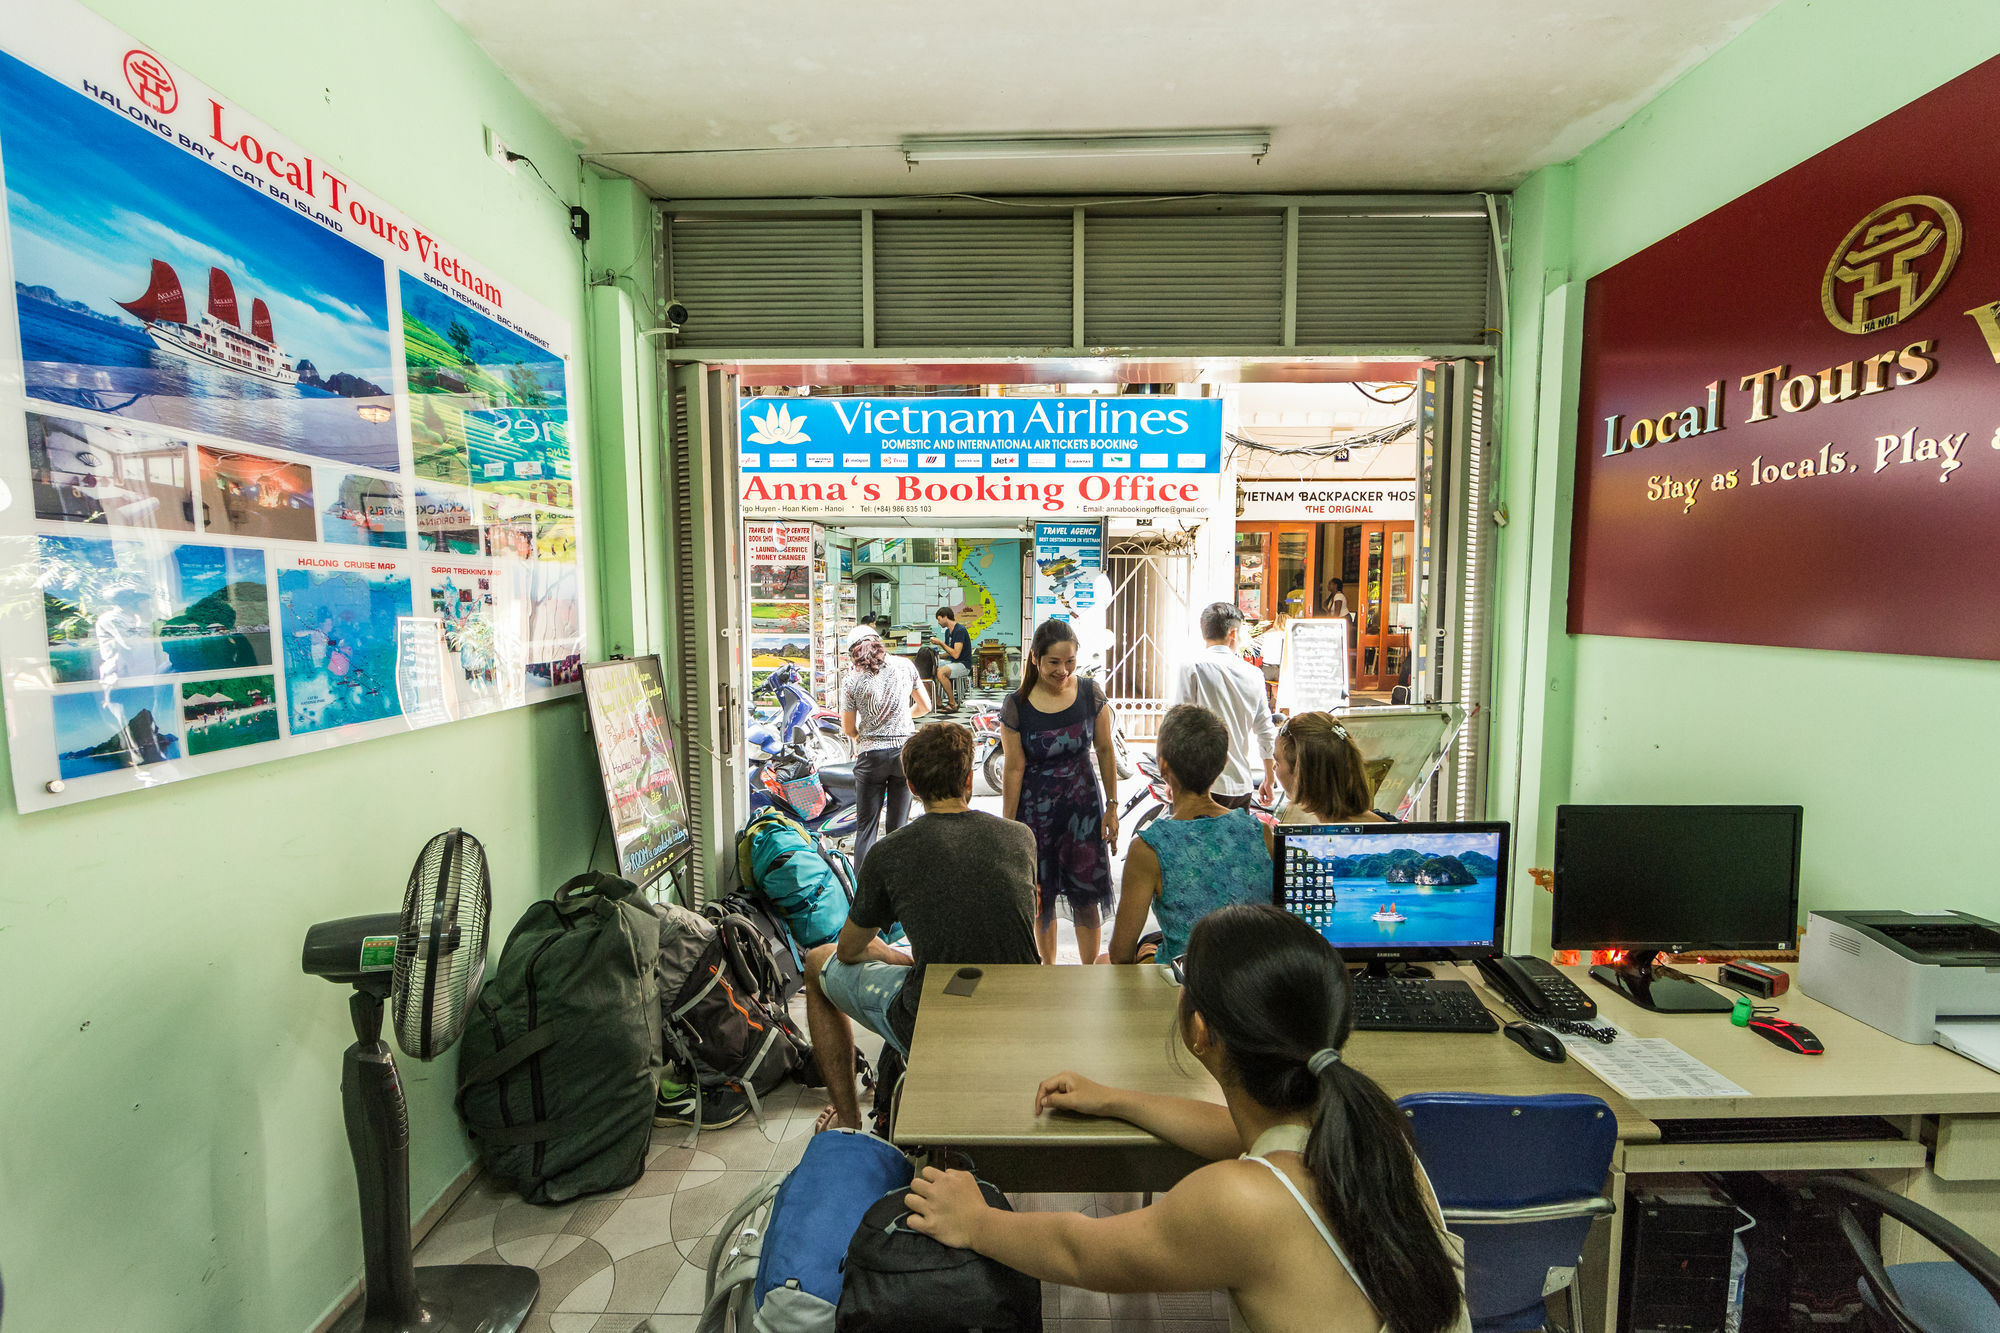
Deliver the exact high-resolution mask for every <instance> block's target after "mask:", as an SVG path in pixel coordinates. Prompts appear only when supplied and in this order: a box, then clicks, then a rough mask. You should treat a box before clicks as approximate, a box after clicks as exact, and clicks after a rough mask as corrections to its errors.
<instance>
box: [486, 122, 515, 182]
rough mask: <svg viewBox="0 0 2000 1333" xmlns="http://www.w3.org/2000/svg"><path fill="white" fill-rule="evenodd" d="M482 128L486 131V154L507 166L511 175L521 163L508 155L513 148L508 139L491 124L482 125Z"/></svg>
mask: <svg viewBox="0 0 2000 1333" xmlns="http://www.w3.org/2000/svg"><path fill="white" fill-rule="evenodd" d="M480 128H481V129H482V130H484V131H485V132H486V156H488V157H490V158H492V159H493V160H494V161H495V162H498V163H499V164H500V165H501V166H503V167H505V168H507V171H508V173H509V174H510V175H511V174H512V173H513V172H514V171H515V170H516V169H517V168H518V167H519V165H520V164H519V163H517V162H515V161H514V160H513V159H512V158H510V157H508V156H507V155H508V154H509V153H510V152H512V151H513V150H512V149H510V148H509V147H508V146H507V141H506V140H505V139H502V138H501V137H500V135H499V132H498V131H496V130H495V129H494V128H493V127H492V126H491V125H482V126H480Z"/></svg>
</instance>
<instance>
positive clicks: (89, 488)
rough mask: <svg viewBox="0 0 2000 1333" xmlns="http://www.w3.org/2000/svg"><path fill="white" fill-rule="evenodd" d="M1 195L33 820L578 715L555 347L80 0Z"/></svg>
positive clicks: (266, 130)
mask: <svg viewBox="0 0 2000 1333" xmlns="http://www.w3.org/2000/svg"><path fill="white" fill-rule="evenodd" d="M0 199H4V205H5V218H6V237H7V251H6V256H5V257H4V258H0V275H4V276H5V277H7V278H10V279H11V280H12V281H11V286H10V290H11V293H12V298H13V299H11V300H0V676H4V680H5V706H6V720H7V727H8V742H9V750H10V752H11V755H12V761H13V772H14V786H15V793H16V802H17V804H18V805H19V807H20V808H21V809H22V810H23V811H30V810H37V809H42V808H46V807H49V806H54V805H60V804H64V803H67V802H70V801H77V800H87V799H90V798H92V797H97V796H105V795H112V794H115V793H118V792H123V791H130V790H134V789H136V788H139V787H145V786H150V785H154V784H157V783H161V782H168V781H174V780H177V779H181V778H187V777H192V776H196V775H199V774H203V773H208V772H213V771H217V770H220V769H226V768H234V767H238V766H241V765H244V764H252V763H258V762H261V761H263V760H267V759H274V758H279V757H281V756H285V755H288V754H294V753H299V752H303V751H307V750H315V749H322V748H325V747H327V746H331V745H339V744H345V743H347V742H350V741H357V740H366V739H370V738H373V737H377V736H383V735H389V734H393V733H396V732H400V731H404V730H407V729H409V728H412V727H419V726H427V725H431V724H434V723H440V722H447V721H451V720H454V719H457V718H461V717H467V716H472V715H475V714H480V713H486V712H490V711H493V710H495V709H501V708H509V707H514V706H517V705H521V704H526V703H532V702H535V701H537V700H539V699H543V698H548V697H553V696H555V695H559V694H568V693H573V692H574V691H575V690H576V688H577V681H578V678H579V666H580V662H581V654H582V649H583V606H582V600H581V589H580V583H579V578H578V564H577V561H578V558H579V551H578V540H579V534H578V521H577V514H578V503H579V498H580V497H579V495H578V491H577V478H576V475H575V468H574V466H573V463H572V456H571V446H570V439H569V396H570V391H571V390H570V376H569V364H568V362H569V355H570V338H571V335H570V329H569V326H568V325H567V323H566V322H564V321H562V320H560V319H558V318H556V317H555V316H553V315H552V314H551V313H550V312H549V311H547V310H546V309H544V308H542V307H541V306H539V305H536V304H535V303H533V302H532V301H529V300H528V299H526V298H525V297H524V296H522V295H521V293H520V292H519V291H517V290H516V289H514V288H513V287H511V286H509V285H508V284H507V283H505V282H503V281H501V280H499V279H497V278H494V277H492V276H490V275H488V274H487V273H486V272H485V271H484V270H482V269H480V268H479V267H478V266H477V265H475V264H473V263H472V262H471V261H470V260H469V259H467V258H466V257H465V256H464V255H463V254H461V253H460V252H458V251H457V250H456V249H455V248H454V247H453V246H452V245H451V244H450V243H449V242H448V241H447V240H445V239H444V238H442V237H439V236H437V235H436V234H435V233H433V232H431V231H429V230H428V229H426V228H424V227H422V226H420V225H418V224H417V223H416V222H415V221H413V220H412V219H410V218H408V217H406V216H404V215H403V214H402V213H400V212H399V211H397V210H396V209H394V208H392V207H390V206H389V205H387V204H385V203H383V202H382V201H381V200H379V199H377V198H376V197H375V196H373V195H371V194H370V193H368V192H367V191H366V190H365V189H364V188H362V187H361V185H360V184H359V183H358V182H356V181H354V180H352V179H350V178H349V177H348V175H347V172H346V170H345V168H344V167H339V166H334V165H330V164H329V162H328V161H327V159H325V158H323V157H321V156H320V155H318V154H316V153H314V152H312V151H311V150H309V149H306V148H304V147H301V146H299V145H297V144H294V143H292V142H291V141H290V140H288V139H286V138H284V137H283V136H282V135H280V134H278V133H277V132H276V131H274V130H272V129H271V128H270V127H269V126H267V125H264V124H263V123H261V122H259V121H257V120H255V119H253V118H251V117H250V116H248V115H246V114H244V113H243V112H242V111H241V110H240V109H239V108H238V107H237V106H236V105H235V104H234V103H232V102H230V101H229V100H228V99H227V98H225V97H223V96H221V95H220V94H218V93H216V92H214V91H213V90H211V89H209V88H207V87H205V86H204V85H202V84H201V83H199V82H197V81H196V80H195V79H193V78H192V77H190V76H189V75H188V74H186V73H185V72H184V71H182V70H180V69H178V68H176V67H175V66H173V65H171V64H170V63H168V62H167V61H165V60H163V59H162V58H161V57H159V56H158V55H156V54H155V53H153V52H152V51H150V50H148V49H146V48H145V47H143V46H141V45H139V44H138V43H136V42H134V41H132V40H131V39H130V38H129V37H128V36H126V35H125V34H124V33H122V32H120V31H119V30H118V29H116V28H114V27H112V26H111V25H109V24H108V23H106V22H104V21H103V20H102V19H100V18H98V17H97V16H96V15H94V14H92V13H91V12H90V11H88V10H86V9H84V8H83V7H81V6H80V5H76V4H72V3H67V2H66V0H46V2H45V3H42V4H38V5H35V6H32V7H29V8H26V9H22V10H20V11H19V12H18V13H16V14H15V15H14V16H13V17H12V18H11V20H10V22H9V24H8V26H7V28H6V29H5V31H4V32H0Z"/></svg>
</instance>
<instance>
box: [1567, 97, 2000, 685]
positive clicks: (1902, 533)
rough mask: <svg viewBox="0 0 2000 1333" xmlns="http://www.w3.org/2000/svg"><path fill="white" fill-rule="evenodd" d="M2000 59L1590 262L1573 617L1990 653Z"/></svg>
mask: <svg viewBox="0 0 2000 1333" xmlns="http://www.w3.org/2000/svg"><path fill="white" fill-rule="evenodd" d="M1996 122H2000V60H1989V61H1987V62H1986V63H1985V64H1983V65H1979V66H1977V67H1975V68H1974V69H1972V70H1971V71H1970V72H1968V73H1966V74H1964V75H1962V76H1960V77H1959V78H1956V79H1954V80H1952V81H1951V82H1949V83H1947V84H1945V85H1943V86H1942V87H1940V88H1938V89H1937V90H1935V91H1934V92H1931V93H1929V94H1927V95H1926V96H1924V97H1922V98H1919V99H1918V100H1917V101H1915V102H1912V103H1911V104H1909V105H1908V106H1906V107H1904V108H1902V109H1901V110H1899V111H1896V112H1893V113H1891V114H1890V115H1888V116H1886V117H1884V118H1883V119H1881V120H1879V121H1877V122H1876V123H1874V124H1873V125H1870V126H1868V127H1867V128H1866V129H1863V130H1861V131H1860V132H1858V133H1856V134H1854V135H1852V136H1850V137H1849V138H1847V139H1845V140H1843V141H1842V142H1840V143H1838V144H1836V145H1834V146H1833V147H1832V148H1829V149H1827V150H1826V151H1825V152H1823V153H1821V154H1819V155H1818V156H1816V157H1813V158H1810V159H1808V160H1807V161H1805V162H1803V163H1801V164H1800V165H1798V166H1797V167H1794V168H1793V169H1791V170H1790V171H1787V172H1785V173H1784V174H1783V175H1780V176H1778V177H1776V178H1775V179H1773V180H1771V181H1769V182H1767V183H1766V184H1764V185H1762V186H1759V187H1758V188H1757V189H1755V190H1753V191H1751V192H1750V193H1748V194H1746V195H1744V196H1743V197H1741V198H1739V199H1737V200H1735V201H1733V202H1731V203H1729V204H1726V205H1724V206H1723V207H1721V208H1719V209H1717V210H1716V211H1714V212H1713V213H1710V214H1709V215H1708V216H1706V217H1704V218H1701V219H1699V220H1698V221H1696V222H1693V223H1691V224H1689V225H1688V226H1687V227H1685V228H1683V229H1682V230H1680V231H1678V232H1676V233H1674V234H1673V235H1672V236H1669V237H1668V238H1667V239H1665V240H1664V241H1661V242H1659V243H1658V244H1656V245H1654V246H1652V247H1650V248H1648V249H1646V250H1642V251H1640V252H1639V253H1638V254H1636V255H1633V256H1632V257H1631V258H1629V259H1627V260H1625V261H1624V262H1622V263H1620V264H1618V265H1616V266H1614V267H1612V268H1610V269H1607V270H1606V271H1605V272H1603V273H1601V274H1599V275H1598V276H1597V277H1595V278H1593V279H1591V281H1590V284H1589V287H1588V289H1587V293H1586V299H1585V309H1584V325H1583V329H1584V332H1583V339H1584V345H1583V362H1582V367H1583V368H1582V380H1581V385H1580V397H1579V402H1580V407H1579V414H1578V415H1579V419H1578V423H1577V442H1576V448H1577V469H1576V526H1575V534H1574V546H1573V551H1572V561H1571V588H1570V599H1569V608H1570V610H1569V629H1570V631H1571V632H1572V633H1581V634H1611V635H1626V636H1632V637H1642V638H1666V639H1692V640H1703V641H1710V642H1722V643H1746V644H1774V645H1784V646H1792V647H1803V648H1834V649H1846V650H1851V651H1862V652H1878V653H1912V654H1922V655H1927V656H1938V657H1968V658H1986V659H2000V562H1996V561H1994V560H1993V559H1992V558H1991V557H1992V554H1993V534H1994V533H1995V532H1996V531H2000V177H1996V175H1995V174H1994V172H1993V162H1992V145H1991V139H1990V137H1989V136H1988V135H1987V134H1985V133H1981V132H1977V128H1976V127H1982V126H1990V125H1993V124H1994V123H1996Z"/></svg>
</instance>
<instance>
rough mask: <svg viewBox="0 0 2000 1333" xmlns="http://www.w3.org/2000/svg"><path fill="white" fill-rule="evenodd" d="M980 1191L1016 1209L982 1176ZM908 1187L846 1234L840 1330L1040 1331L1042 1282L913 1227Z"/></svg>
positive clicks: (860, 1332) (867, 1332)
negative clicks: (905, 1202) (907, 1205)
mask: <svg viewBox="0 0 2000 1333" xmlns="http://www.w3.org/2000/svg"><path fill="white" fill-rule="evenodd" d="M979 1192H980V1193H981V1194H984V1195H985V1196H986V1202H987V1204H988V1205H989V1206H991V1207H994V1208H1005V1209H1007V1210H1008V1211H1009V1212H1011V1211H1013V1208H1012V1205H1010V1204H1009V1203H1008V1202H1007V1196H1006V1195H1004V1194H1002V1193H1001V1192H1000V1191H999V1190H997V1189H995V1188H994V1187H993V1186H991V1185H989V1184H987V1183H986V1182H985V1181H983V1180H982V1181H980V1182H979ZM907 1193H908V1191H907V1190H895V1191H892V1192H891V1193H888V1194H885V1195H883V1196H882V1197H881V1198H879V1199H877V1200H876V1201H875V1202H874V1203H872V1204H870V1205H869V1206H868V1211H867V1212H866V1213H865V1214H863V1215H862V1218H861V1225H860V1226H859V1227H857V1228H856V1229H855V1232H854V1239H853V1240H851V1241H849V1242H848V1245H847V1259H846V1262H845V1263H843V1264H842V1265H841V1267H842V1271H843V1274H844V1276H843V1280H842V1285H841V1289H840V1308H839V1310H838V1311H837V1312H836V1313H835V1315H834V1329H835V1330H836V1333H975V1330H976V1333H1041V1329H1042V1284H1041V1283H1040V1282H1038V1281H1036V1280H1035V1279H1034V1278H1031V1277H1029V1276H1028V1275H1027V1274H1026V1273H1023V1272H1021V1271H1020V1270H1018V1269H1014V1268H1009V1267H1007V1266H1006V1265H1005V1264H1001V1263H996V1262H994V1261H993V1260H991V1259H988V1258H987V1257H986V1256H984V1255H982V1254H978V1253H975V1252H974V1251H972V1250H954V1249H952V1248H951V1247H950V1246H948V1245H941V1244H939V1243H938V1242H937V1241H934V1240H932V1239H931V1238H930V1237H929V1236H926V1235H923V1234H921V1233H920V1232H916V1231H912V1230H910V1228H909V1216H910V1214H909V1210H908V1209H906V1208H904V1207H903V1197H904V1195H905V1194H907Z"/></svg>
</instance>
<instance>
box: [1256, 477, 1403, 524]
mask: <svg viewBox="0 0 2000 1333" xmlns="http://www.w3.org/2000/svg"><path fill="white" fill-rule="evenodd" d="M1416 518H1417V483H1416V482H1414V481H1263V480H1256V481H1239V482H1237V484H1236V521H1237V522H1239V523H1277V522H1283V521H1285V520H1287V519H1299V520H1304V521H1307V522H1312V521H1318V522H1334V521H1338V522H1345V523H1363V522H1376V523H1381V522H1387V523H1414V522H1415V521H1416Z"/></svg>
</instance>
